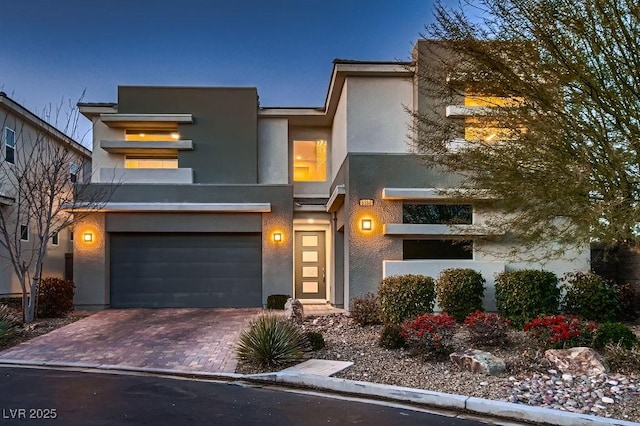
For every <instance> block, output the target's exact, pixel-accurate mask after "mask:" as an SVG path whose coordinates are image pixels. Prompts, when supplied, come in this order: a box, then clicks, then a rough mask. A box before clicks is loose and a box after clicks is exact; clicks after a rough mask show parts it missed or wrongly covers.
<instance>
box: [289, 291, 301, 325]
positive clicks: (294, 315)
mask: <svg viewBox="0 0 640 426" xmlns="http://www.w3.org/2000/svg"><path fill="white" fill-rule="evenodd" d="M284 315H285V317H286V318H287V319H290V320H293V321H295V322H297V323H298V324H302V321H304V308H303V307H302V303H301V302H300V301H299V300H298V299H293V298H291V297H290V298H289V299H287V303H285V304H284Z"/></svg>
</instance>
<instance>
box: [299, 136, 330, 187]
mask: <svg viewBox="0 0 640 426" xmlns="http://www.w3.org/2000/svg"><path fill="white" fill-rule="evenodd" d="M293 180H294V181H296V182H324V181H326V180H327V141H325V140H316V141H293Z"/></svg>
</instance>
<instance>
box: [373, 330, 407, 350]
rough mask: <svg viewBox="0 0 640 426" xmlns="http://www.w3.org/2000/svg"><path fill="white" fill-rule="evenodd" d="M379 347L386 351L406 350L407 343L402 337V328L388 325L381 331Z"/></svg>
mask: <svg viewBox="0 0 640 426" xmlns="http://www.w3.org/2000/svg"><path fill="white" fill-rule="evenodd" d="M378 345H380V346H381V347H383V348H386V349H400V348H404V347H405V345H406V342H405V340H404V337H402V326H401V325H398V324H386V325H385V326H384V327H382V330H381V331H380V337H379V338H378Z"/></svg>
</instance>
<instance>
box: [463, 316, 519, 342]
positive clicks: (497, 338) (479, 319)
mask: <svg viewBox="0 0 640 426" xmlns="http://www.w3.org/2000/svg"><path fill="white" fill-rule="evenodd" d="M464 325H465V326H466V327H467V330H469V339H470V341H471V343H474V344H478V345H487V346H492V345H500V344H504V343H505V342H506V340H507V330H508V329H509V326H510V325H511V321H509V320H508V319H504V318H502V317H501V316H500V315H497V314H487V313H484V312H481V311H476V312H472V313H471V314H469V315H468V316H467V317H466V318H465V319H464Z"/></svg>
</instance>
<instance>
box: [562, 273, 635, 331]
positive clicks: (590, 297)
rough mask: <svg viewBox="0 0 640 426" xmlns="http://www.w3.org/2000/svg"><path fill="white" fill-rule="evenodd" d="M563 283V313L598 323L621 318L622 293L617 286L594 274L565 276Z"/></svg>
mask: <svg viewBox="0 0 640 426" xmlns="http://www.w3.org/2000/svg"><path fill="white" fill-rule="evenodd" d="M563 281H565V284H564V285H563V287H564V288H565V289H566V294H565V296H564V298H563V300H562V311H563V312H566V313H567V314H574V315H579V316H581V317H582V318H584V319H587V320H591V321H598V322H605V321H615V320H617V319H618V317H619V316H620V313H621V311H622V309H621V304H620V292H619V290H618V287H617V286H616V285H615V284H613V283H610V282H609V281H607V280H606V279H605V278H602V277H601V276H599V275H596V274H594V273H592V272H588V273H586V274H585V273H582V272H575V273H570V274H565V276H564V277H563Z"/></svg>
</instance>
